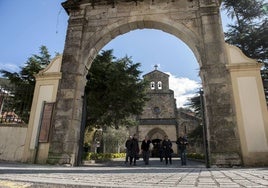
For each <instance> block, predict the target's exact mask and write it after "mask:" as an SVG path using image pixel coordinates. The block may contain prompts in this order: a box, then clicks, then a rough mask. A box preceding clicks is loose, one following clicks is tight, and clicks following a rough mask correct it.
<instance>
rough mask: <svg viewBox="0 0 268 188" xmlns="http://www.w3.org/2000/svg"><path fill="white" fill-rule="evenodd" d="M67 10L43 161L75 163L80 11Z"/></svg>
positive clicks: (81, 75)
mask: <svg viewBox="0 0 268 188" xmlns="http://www.w3.org/2000/svg"><path fill="white" fill-rule="evenodd" d="M72 8H73V9H74V10H72V12H70V14H69V16H70V18H69V24H68V30H67V36H66V41H65V48H64V53H63V58H62V67H61V72H62V79H61V82H60V85H59V90H58V94H57V101H56V110H55V115H54V120H53V135H52V139H51V142H50V148H49V156H48V160H47V163H50V164H70V165H76V162H77V155H78V150H79V140H80V139H79V138H80V128H81V119H82V105H83V95H84V87H85V84H86V79H85V75H86V73H87V72H86V71H87V70H86V69H85V65H84V64H83V63H81V61H80V54H81V51H80V50H81V44H82V36H83V27H84V25H85V20H84V18H83V11H82V10H81V9H76V8H75V7H72Z"/></svg>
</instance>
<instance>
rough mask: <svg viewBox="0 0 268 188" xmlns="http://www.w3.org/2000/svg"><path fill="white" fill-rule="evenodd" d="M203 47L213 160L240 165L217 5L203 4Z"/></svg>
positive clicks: (201, 72)
mask: <svg viewBox="0 0 268 188" xmlns="http://www.w3.org/2000/svg"><path fill="white" fill-rule="evenodd" d="M200 19H201V25H202V26H201V29H202V36H203V45H204V46H203V49H204V52H200V54H201V61H202V65H201V67H200V76H201V78H202V81H203V89H204V99H205V115H206V117H205V118H206V123H207V129H208V147H209V148H208V149H209V153H210V159H211V164H214V165H223V166H229V165H230V166H233V165H241V162H242V161H241V156H240V142H239V137H238V134H237V124H236V119H235V110H234V105H233V96H232V87H231V79H230V74H229V72H228V71H227V69H226V66H225V65H226V63H227V62H228V60H227V56H226V53H225V45H224V44H225V43H224V37H223V31H222V26H221V21H220V14H219V9H218V8H217V6H207V5H206V4H204V5H203V6H202V4H201V7H200Z"/></svg>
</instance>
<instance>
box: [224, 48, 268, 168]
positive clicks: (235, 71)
mask: <svg viewBox="0 0 268 188" xmlns="http://www.w3.org/2000/svg"><path fill="white" fill-rule="evenodd" d="M226 49H227V52H228V58H229V64H228V65H227V68H228V70H229V71H230V73H231V78H232V86H233V93H234V98H235V105H236V114H237V115H236V117H237V123H238V130H239V136H240V143H241V148H242V157H243V163H244V165H245V166H264V165H266V166H267V165H268V111H267V106H266V100H265V95H264V90H263V83H262V79H261V75H260V67H261V66H262V65H261V64H260V63H257V62H256V61H255V60H253V59H249V58H247V57H246V56H245V55H244V54H243V53H242V51H241V50H240V49H238V48H237V47H235V46H231V45H227V44H226Z"/></svg>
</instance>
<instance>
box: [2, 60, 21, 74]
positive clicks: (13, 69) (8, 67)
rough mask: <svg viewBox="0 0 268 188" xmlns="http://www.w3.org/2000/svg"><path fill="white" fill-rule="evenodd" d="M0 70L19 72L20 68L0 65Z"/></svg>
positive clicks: (10, 64)
mask: <svg viewBox="0 0 268 188" xmlns="http://www.w3.org/2000/svg"><path fill="white" fill-rule="evenodd" d="M0 70H6V71H9V72H19V71H20V67H19V66H18V65H15V64H12V63H0ZM0 76H1V75H0Z"/></svg>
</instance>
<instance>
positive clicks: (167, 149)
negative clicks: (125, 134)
mask: <svg viewBox="0 0 268 188" xmlns="http://www.w3.org/2000/svg"><path fill="white" fill-rule="evenodd" d="M176 144H177V145H178V149H179V151H180V157H181V165H186V146H187V145H188V141H187V138H186V136H184V137H179V138H178V139H177V141H176ZM125 147H126V160H125V164H128V162H129V164H130V165H132V164H133V165H134V166H136V161H137V159H139V154H140V149H139V141H138V139H137V135H136V134H134V135H133V136H130V137H129V139H128V140H127V141H126V144H125ZM151 150H152V141H151V140H150V139H149V138H148V136H145V138H144V140H143V141H142V143H141V154H142V157H143V161H144V163H145V165H148V164H149V158H150V151H151ZM173 152H174V151H173V149H172V142H171V141H170V140H169V139H168V136H167V135H166V136H164V139H163V141H161V143H160V147H159V156H160V161H161V162H162V161H163V159H165V163H166V165H167V164H168V163H169V164H172V154H173Z"/></svg>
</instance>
